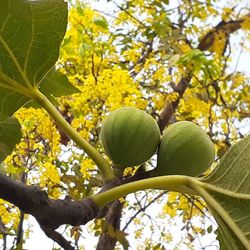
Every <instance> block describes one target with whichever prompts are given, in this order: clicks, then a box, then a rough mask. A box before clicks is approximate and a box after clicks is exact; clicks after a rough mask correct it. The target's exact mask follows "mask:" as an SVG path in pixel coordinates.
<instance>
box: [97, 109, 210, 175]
mask: <svg viewBox="0 0 250 250" xmlns="http://www.w3.org/2000/svg"><path fill="white" fill-rule="evenodd" d="M100 138H101V141H102V143H103V147H104V150H105V152H106V154H107V155H108V156H109V157H110V159H111V160H112V162H113V163H114V164H115V165H116V166H117V167H120V168H121V169H124V168H126V167H130V166H137V165H140V164H142V163H144V162H146V161H147V160H149V159H150V158H151V157H152V156H153V155H154V153H155V152H156V150H157V149H158V152H157V166H156V168H155V169H154V170H153V171H154V175H188V176H198V175H200V174H202V173H203V172H204V171H205V170H207V169H208V168H209V167H210V165H211V164H212V162H213V161H214V157H215V150H214V145H213V143H212V141H211V140H210V138H209V136H208V135H207V134H206V133H205V132H204V131H203V130H202V129H201V128H200V127H199V126H197V125H196V124H194V123H192V122H189V121H180V122H176V123H174V124H172V125H170V126H169V127H168V128H167V129H166V130H165V131H164V133H163V135H162V137H161V134H160V130H159V127H158V125H157V123H156V121H155V120H154V119H153V118H152V117H151V116H150V115H149V114H147V113H145V112H144V111H141V110H139V109H136V108H133V107H124V108H120V109H117V110H115V111H113V112H112V113H111V114H110V115H109V116H108V117H107V118H106V120H105V121H104V123H103V126H102V129H101V134H100Z"/></svg>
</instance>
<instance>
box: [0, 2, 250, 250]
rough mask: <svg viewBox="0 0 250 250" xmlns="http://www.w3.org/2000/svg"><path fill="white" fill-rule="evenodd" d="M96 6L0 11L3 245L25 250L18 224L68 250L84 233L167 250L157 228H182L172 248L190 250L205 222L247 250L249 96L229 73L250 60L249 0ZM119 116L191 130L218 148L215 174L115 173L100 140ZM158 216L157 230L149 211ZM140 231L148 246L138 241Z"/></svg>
mask: <svg viewBox="0 0 250 250" xmlns="http://www.w3.org/2000/svg"><path fill="white" fill-rule="evenodd" d="M92 4H93V3H92ZM232 4H234V5H232ZM106 6H107V9H105V11H104V10H100V9H95V8H94V7H93V6H92V7H91V6H90V5H89V4H88V3H87V2H85V1H76V3H75V2H74V3H71V1H69V6H67V4H66V3H65V2H64V1H63V0H40V1H24V0H2V1H1V3H0V14H1V15H0V16H1V18H0V24H1V30H0V66H1V67H0V103H1V109H0V125H1V126H0V146H1V147H0V160H1V165H0V166H1V172H0V198H1V200H0V237H1V238H2V244H3V246H4V249H7V243H8V239H12V238H13V236H14V237H15V241H14V243H13V249H22V248H23V244H24V243H25V240H26V239H27V238H28V237H29V229H26V231H25V232H24V230H23V221H24V220H26V219H28V216H26V215H32V216H34V217H35V218H36V220H37V221H38V223H39V224H40V226H41V228H42V230H43V231H44V232H45V234H46V235H47V236H48V237H49V238H51V239H52V240H53V241H55V242H57V243H58V244H59V245H60V246H61V247H63V248H64V249H80V248H81V247H83V246H82V245H81V239H82V238H83V237H84V234H85V232H86V231H89V232H91V233H92V234H94V235H95V236H98V237H99V240H98V243H97V246H96V249H105V250H108V249H114V248H115V246H116V244H119V246H122V247H123V248H124V249H127V248H128V247H129V242H130V240H132V238H134V239H136V240H137V244H138V245H137V246H136V248H137V249H140V247H141V248H142V249H169V246H172V245H171V244H172V243H173V242H174V241H173V235H172V233H171V231H169V228H168V227H167V225H170V226H171V223H172V221H173V218H174V219H177V218H181V219H182V221H183V223H182V226H181V227H180V231H181V230H184V229H185V232H186V234H184V235H183V238H182V240H181V242H177V243H176V242H174V243H175V244H177V245H179V247H184V246H185V245H186V246H187V247H188V248H192V247H194V245H195V244H197V241H196V239H199V238H200V237H202V235H205V234H208V233H209V232H211V231H214V230H215V228H213V227H209V228H206V226H205V224H204V223H203V222H204V221H205V220H206V218H207V217H208V216H210V215H211V214H212V215H213V216H214V218H215V219H216V222H217V223H218V225H219V227H218V230H216V234H217V239H218V240H219V244H220V248H221V249H233V250H235V249H249V245H250V244H249V241H250V234H249V232H250V221H249V218H250V216H249V211H250V205H249V204H250V203H249V200H250V189H249V178H250V177H249V176H250V175H249V173H250V165H249V163H250V159H249V156H250V152H249V151H250V138H249V136H247V134H249V114H250V100H249V92H250V84H249V75H248V74H247V72H243V71H242V70H240V69H239V68H238V67H239V64H240V61H241V55H242V54H243V53H246V52H247V51H249V39H250V36H249V29H250V12H249V11H250V10H249V6H248V3H247V1H246V2H244V1H236V2H235V1H234V3H230V1H228V2H225V1H219V0H217V1H215V0H214V1H212V0H211V1H196V0H195V1H186V0H182V1H179V2H178V3H176V5H172V4H171V3H169V1H168V0H166V1H158V0H154V1H153V0H147V1H141V0H135V1H121V2H118V1H108V2H107V3H106ZM68 7H70V8H68ZM68 12H69V13H68ZM66 28H67V31H66ZM59 53H60V56H59ZM124 106H132V107H136V108H138V109H141V110H144V111H146V112H147V113H148V114H150V115H151V116H152V117H153V118H154V119H155V120H156V121H157V123H158V125H159V128H160V131H161V133H163V131H164V129H165V128H166V127H167V126H169V125H170V124H173V123H175V122H177V121H182V120H186V121H192V122H194V123H196V124H198V125H200V127H202V128H203V130H204V131H206V132H207V134H208V135H209V136H210V138H211V140H212V141H213V143H214V145H215V148H216V159H215V162H214V163H213V165H212V166H211V168H210V169H208V170H207V172H205V173H204V174H203V175H202V176H199V177H190V176H185V175H175V176H169V175H166V176H164V175H163V176H156V177H152V176H150V175H149V174H148V173H149V172H150V170H151V169H154V168H155V167H156V156H154V157H152V158H151V159H150V160H149V161H147V162H146V163H144V164H142V165H139V166H136V167H128V168H126V169H125V170H124V171H123V172H122V173H121V171H119V169H118V168H117V166H114V164H113V163H112V161H111V160H110V159H109V157H107V156H106V154H105V152H104V150H103V147H102V145H101V143H100V140H99V134H100V129H101V127H102V124H103V120H104V119H105V117H106V116H107V115H108V114H109V113H110V112H112V111H113V110H116V109H117V108H120V107H124ZM130 143H133V142H130ZM225 152H226V153H225ZM222 155H224V156H223V158H222V159H221V157H222ZM138 191H140V192H138ZM129 194H132V196H131V195H130V196H128V195H129ZM156 204H157V205H158V206H161V211H159V214H158V216H157V221H156V222H155V221H154V220H153V218H152V216H151V215H150V212H148V210H150V207H154V206H156ZM208 209H210V210H208ZM145 218H147V220H146V219H145ZM193 218H199V223H198V224H195V222H194V221H193ZM88 222H89V223H88ZM86 223H88V225H85V224H86ZM148 224H149V229H150V231H151V232H152V235H151V238H149V237H146V236H144V234H143V232H144V228H145V227H146V226H147V225H148ZM65 225H66V226H65ZM84 225H85V226H84ZM131 225H132V226H131ZM59 226H63V227H65V228H66V230H67V232H69V234H70V240H68V239H66V237H65V235H63V234H60V233H59V232H58V231H56V229H57V228H58V227H59ZM24 233H25V234H24ZM127 234H129V237H128V236H127ZM139 239H140V240H139ZM211 244H212V243H211ZM173 248H174V247H173Z"/></svg>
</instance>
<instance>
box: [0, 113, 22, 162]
mask: <svg viewBox="0 0 250 250" xmlns="http://www.w3.org/2000/svg"><path fill="white" fill-rule="evenodd" d="M21 137H22V133H21V126H20V124H19V122H18V120H17V119H16V118H14V117H11V118H8V119H7V120H5V121H0V163H1V162H2V161H3V160H4V159H5V158H6V157H7V156H8V155H9V154H11V152H12V150H13V149H14V147H15V145H16V144H17V143H19V142H20V140H21Z"/></svg>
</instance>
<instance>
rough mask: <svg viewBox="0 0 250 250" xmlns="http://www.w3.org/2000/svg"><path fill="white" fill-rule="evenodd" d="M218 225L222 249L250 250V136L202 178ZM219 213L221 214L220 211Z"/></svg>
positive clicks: (226, 154)
mask: <svg viewBox="0 0 250 250" xmlns="http://www.w3.org/2000/svg"><path fill="white" fill-rule="evenodd" d="M201 180H202V181H203V182H204V183H203V184H204V185H203V184H202V185H201V186H202V188H203V189H205V190H206V192H208V193H209V194H208V195H206V194H205V195H203V198H204V199H205V200H206V201H208V200H209V199H210V198H211V197H212V200H213V202H211V199H210V202H208V204H209V203H210V204H209V205H210V207H211V209H212V212H213V214H214V215H215V218H216V220H217V222H218V224H219V234H218V239H219V241H220V244H221V246H222V249H227V250H230V249H232V250H234V249H239V250H240V249H246V246H248V247H249V248H247V249H250V136H248V137H246V138H244V139H242V140H241V141H239V142H238V143H236V144H235V145H234V146H232V147H231V148H230V149H229V150H228V151H227V152H226V153H225V155H224V156H223V157H222V159H221V162H220V163H219V165H218V166H217V167H216V169H215V170H214V171H213V172H212V173H211V174H210V175H209V176H207V177H204V178H202V179H201ZM218 210H220V212H219V211H218Z"/></svg>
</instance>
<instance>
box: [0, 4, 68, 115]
mask: <svg viewBox="0 0 250 250" xmlns="http://www.w3.org/2000/svg"><path fill="white" fill-rule="evenodd" d="M66 25H67V4H66V3H65V2H64V1H63V0H43V1H24V0H1V1H0V27H1V28H0V105H1V109H0V120H5V119H6V118H7V117H10V116H12V115H13V113H14V112H15V111H17V110H18V109H19V108H20V107H22V106H23V105H25V104H27V103H28V102H29V101H31V99H32V98H33V97H34V96H33V93H32V88H35V87H36V86H37V85H39V83H40V82H41V81H42V79H43V78H44V76H45V75H46V74H47V72H48V71H49V70H50V69H51V68H52V67H53V66H54V64H55V62H56V61H57V59H58V56H59V48H60V44H61V41H62V39H63V37H64V34H65V31H66ZM63 82H65V81H63ZM63 84H64V83H63ZM64 85H65V84H64ZM64 89H65V87H64Z"/></svg>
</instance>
